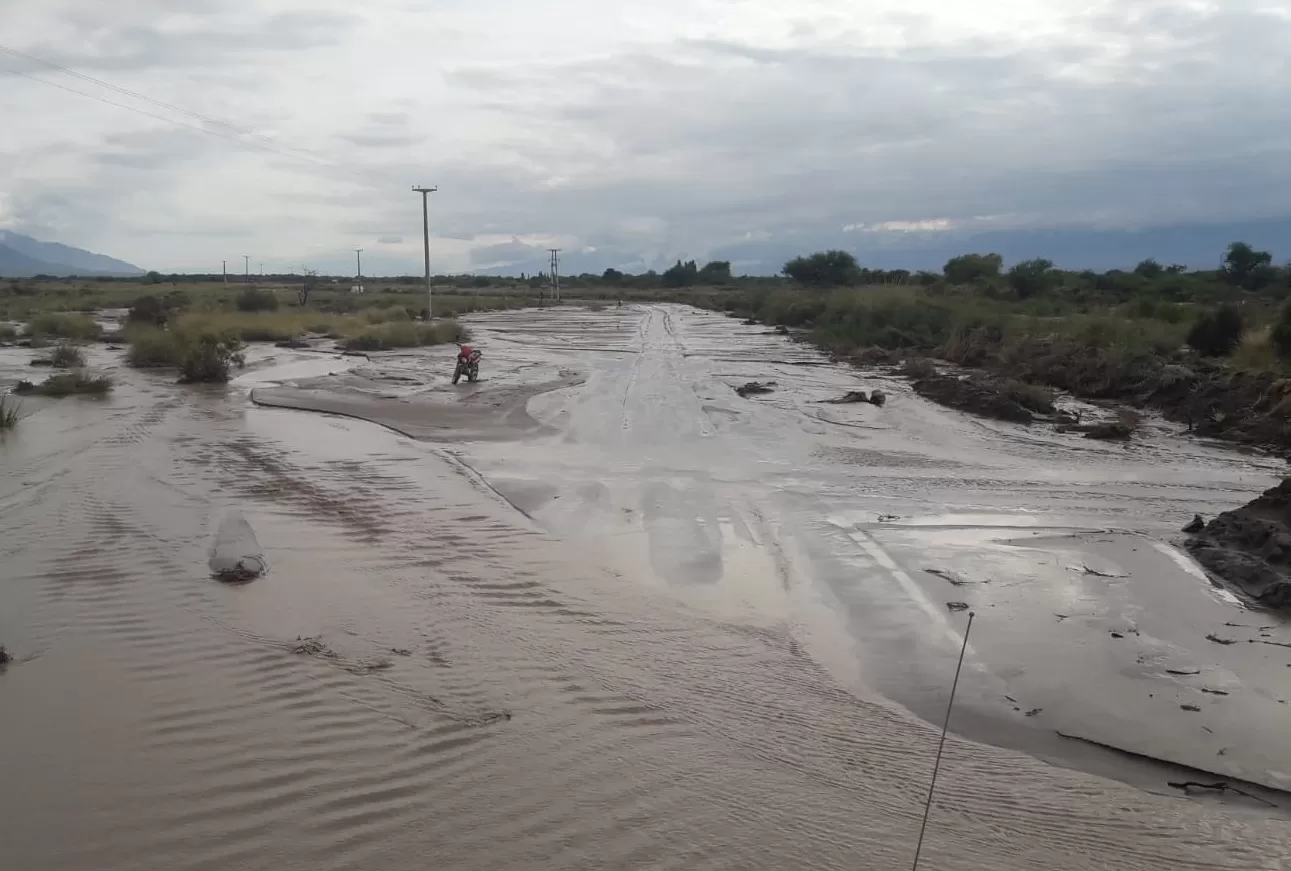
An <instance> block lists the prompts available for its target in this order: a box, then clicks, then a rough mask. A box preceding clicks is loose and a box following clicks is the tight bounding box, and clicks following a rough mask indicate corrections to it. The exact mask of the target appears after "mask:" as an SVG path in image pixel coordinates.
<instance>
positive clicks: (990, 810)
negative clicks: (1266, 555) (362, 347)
mask: <svg viewBox="0 0 1291 871" xmlns="http://www.w3.org/2000/svg"><path fill="white" fill-rule="evenodd" d="M472 326H473V329H474V331H475V334H476V340H475V344H476V345H477V346H479V347H481V348H482V349H483V350H484V352H485V357H484V365H483V368H482V375H483V377H482V380H481V381H480V382H478V383H477V384H473V385H459V386H457V387H451V386H450V385H448V384H447V375H448V374H449V372H450V368H451V364H450V359H451V354H452V350H451V349H447V350H445V349H435V350H432V351H429V352H425V353H417V354H408V355H389V356H382V357H377V356H375V355H374V358H373V360H372V361H371V362H368V361H365V360H363V359H361V358H340V357H337V356H335V355H329V354H313V353H308V352H280V351H273V350H258V351H257V353H256V355H254V357H253V359H254V361H255V364H254V366H253V368H252V370H251V371H249V372H248V373H247V374H246V375H244V376H243V377H242V378H240V379H239V380H238V382H236V383H235V384H233V385H230V386H229V387H228V388H205V389H191V388H188V389H184V388H179V387H176V386H175V385H173V384H171V383H169V382H170V379H169V378H167V377H166V376H165V375H162V374H148V373H137V372H129V371H120V372H119V373H118V375H119V377H120V382H119V384H120V386H119V387H118V389H117V391H116V392H115V393H114V394H113V395H112V396H111V397H109V398H107V399H105V400H81V399H69V400H62V401H57V402H52V401H40V400H37V399H32V400H29V401H28V402H26V403H24V406H23V407H24V411H26V412H28V413H30V414H31V416H30V417H29V418H28V419H27V420H25V421H24V422H23V424H22V426H21V427H20V428H19V429H18V430H17V431H15V432H14V433H12V434H10V435H8V436H7V437H5V439H4V441H3V443H0V468H3V474H0V523H2V526H3V530H4V535H3V536H2V537H0V549H2V552H0V566H3V568H0V578H2V579H3V581H2V583H0V643H4V644H5V645H6V646H7V647H8V649H9V651H10V652H11V653H13V654H14V655H15V657H16V659H17V661H16V662H15V663H14V664H12V665H11V666H10V667H9V668H8V669H7V671H6V672H5V673H3V674H0V737H2V739H3V740H0V772H3V773H4V775H5V777H4V780H5V782H6V783H7V784H10V785H11V787H10V788H8V789H6V790H4V791H2V792H0V845H2V846H0V850H3V856H2V857H0V859H2V861H0V866H3V867H5V868H10V867H12V868H15V869H33V871H45V869H95V871H101V869H135V868H166V869H230V868H237V869H260V868H264V869H288V871H291V869H311V871H314V869H350V868H354V869H358V868H363V869H371V868H381V869H395V871H398V869H413V868H425V867H428V866H433V867H444V868H464V869H467V868H480V869H496V868H512V867H515V868H521V867H522V868H552V869H557V868H646V867H649V868H740V869H744V868H767V869H772V868H785V867H812V868H840V869H841V868H856V867H866V868H893V869H897V868H904V867H908V866H909V861H910V858H911V855H912V850H913V844H914V839H915V837H916V835H917V832H918V824H919V816H920V813H921V811H922V805H923V799H924V797H925V790H926V784H927V777H928V774H929V772H930V769H931V762H932V757H933V754H934V753H935V750H936V741H937V731H936V729H935V728H933V727H931V726H930V725H929V724H928V722H926V721H927V720H938V719H939V717H940V711H941V710H942V709H943V708H944V704H945V698H946V692H947V690H948V686H949V681H950V677H951V675H952V672H953V666H954V656H955V654H956V653H957V652H958V643H959V639H960V635H959V633H961V632H962V631H963V628H964V623H965V619H966V617H965V615H964V614H963V613H959V612H954V613H952V612H951V611H949V610H948V608H947V606H946V603H947V602H952V601H961V602H964V603H966V604H969V605H971V606H972V607H973V608H974V609H975V611H976V613H977V620H976V622H975V625H974V629H973V636H972V639H971V642H972V643H971V645H970V652H969V656H968V661H967V665H966V670H965V676H964V680H963V683H962V684H961V687H960V691H961V696H960V702H961V703H962V706H961V707H958V708H957V710H956V731H958V732H959V733H961V735H962V737H953V738H952V740H951V741H950V743H949V744H948V747H947V750H946V756H945V761H944V765H943V769H942V775H941V781H940V789H939V795H938V800H937V802H936V803H935V805H934V808H933V814H932V821H931V824H930V828H929V835H928V841H927V844H926V845H925V865H924V867H927V868H938V869H981V871H985V869H992V871H994V869H1033V868H1046V869H1065V868H1073V869H1074V868H1090V869H1092V868H1107V867H1115V868H1118V869H1158V868H1172V869H1190V868H1196V869H1200V868H1231V869H1239V868H1240V869H1285V868H1287V867H1291V859H1288V856H1291V825H1289V824H1288V823H1287V822H1286V821H1285V819H1284V813H1283V811H1282V809H1281V808H1278V807H1269V806H1267V805H1265V804H1262V803H1261V801H1259V800H1257V799H1249V800H1246V799H1241V798H1240V797H1238V799H1236V800H1231V801H1226V802H1224V803H1222V804H1221V803H1218V802H1216V801H1214V800H1208V799H1203V798H1184V797H1182V796H1181V795H1180V794H1179V793H1178V792H1177V791H1175V790H1171V789H1170V788H1169V787H1167V786H1165V780H1167V779H1188V780H1196V779H1205V778H1201V777H1194V776H1179V775H1176V774H1173V773H1171V774H1168V775H1167V774H1165V773H1163V772H1161V771H1158V770H1157V769H1155V768H1154V767H1153V766H1149V765H1146V764H1139V763H1134V764H1131V763H1130V762H1129V761H1128V760H1127V759H1126V758H1123V757H1120V756H1115V755H1113V754H1112V753H1110V752H1108V751H1103V750H1100V749H1097V748H1095V747H1094V746H1093V745H1091V744H1086V743H1084V742H1078V741H1074V740H1071V739H1064V738H1061V737H1057V733H1058V732H1062V733H1064V734H1069V735H1078V736H1080V737H1081V738H1085V739H1087V740H1088V741H1092V742H1099V743H1104V744H1109V745H1113V746H1116V747H1121V748H1124V749H1126V750H1131V751H1134V752H1139V753H1144V754H1148V755H1151V756H1155V757H1160V758H1168V759H1172V760H1173V761H1176V762H1179V763H1181V764H1185V765H1190V766H1194V767H1196V768H1198V769H1202V770H1204V771H1209V772H1217V773H1219V774H1222V775H1224V776H1227V777H1241V778H1243V779H1245V780H1248V781H1251V782H1253V783H1257V784H1263V785H1264V786H1266V787H1291V781H1288V778H1289V777H1291V774H1289V773H1288V772H1291V744H1288V743H1287V741H1286V739H1285V736H1286V735H1287V734H1289V731H1288V727H1291V716H1289V715H1288V711H1287V707H1288V706H1287V705H1285V704H1283V702H1284V701H1291V699H1288V695H1291V669H1289V668H1288V667H1287V666H1288V663H1291V649H1288V648H1285V647H1279V646H1277V645H1276V644H1269V643H1264V642H1277V643H1291V637H1289V633H1288V631H1287V629H1286V627H1285V626H1284V625H1283V624H1282V623H1281V622H1280V621H1278V620H1277V619H1276V618H1275V617H1272V616H1270V615H1267V614H1261V613H1257V612H1249V611H1245V610H1243V609H1242V608H1241V606H1240V605H1239V604H1238V603H1237V602H1236V601H1235V600H1232V599H1231V598H1229V597H1227V596H1225V595H1224V594H1222V593H1220V592H1219V591H1217V590H1215V589H1214V588H1212V587H1211V586H1210V585H1208V584H1207V583H1206V582H1205V580H1204V577H1201V576H1198V575H1196V574H1194V573H1192V572H1193V571H1195V570H1193V569H1192V567H1191V565H1190V564H1189V563H1188V562H1187V561H1186V560H1182V559H1181V558H1180V557H1179V556H1178V554H1177V552H1176V551H1174V550H1173V549H1172V548H1170V547H1169V542H1170V541H1171V540H1172V539H1173V538H1175V537H1176V530H1177V529H1178V527H1179V526H1181V525H1182V524H1183V523H1184V522H1185V521H1186V520H1188V519H1190V518H1191V516H1192V513H1193V512H1197V511H1199V512H1201V513H1203V514H1213V513H1215V512H1216V511H1218V510H1220V509H1223V508H1227V507H1232V506H1233V505H1237V504H1241V503H1244V502H1245V501H1247V500H1248V499H1249V498H1250V497H1251V496H1252V495H1254V494H1255V493H1257V492H1259V491H1260V490H1262V489H1264V488H1265V487H1266V486H1268V484H1270V483H1271V482H1272V481H1273V480H1274V476H1275V473H1276V472H1277V471H1279V470H1280V465H1279V464H1277V463H1274V462H1272V461H1269V460H1265V459H1260V458H1258V457H1241V456H1238V455H1236V454H1234V453H1231V452H1227V451H1223V450H1219V449H1214V448H1209V447H1206V446H1204V445H1202V444H1199V443H1197V442H1194V441H1190V440H1187V439H1184V438H1180V437H1178V436H1177V435H1175V434H1173V431H1172V430H1171V429H1169V428H1166V427H1164V426H1160V427H1154V431H1153V432H1152V433H1151V434H1150V436H1149V437H1146V438H1144V439H1142V440H1140V441H1138V442H1136V443H1133V444H1130V445H1129V446H1107V445H1101V444H1090V443H1089V442H1086V441H1083V440H1080V439H1079V438H1075V437H1070V436H1061V435H1056V434H1054V433H1052V432H1045V431H1042V430H1040V429H1038V428H1035V429H1029V430H1028V429H1019V428H1016V427H1010V426H1006V425H1000V424H991V423H984V422H981V421H976V420H972V419H969V418H966V417H963V416H960V415H957V414H954V413H952V412H948V411H945V410H943V409H939V408H937V407H935V406H932V405H929V404H928V403H926V402H924V401H923V400H921V399H919V398H917V397H915V396H913V395H912V394H911V393H910V392H909V391H908V390H907V389H906V388H905V387H904V386H903V385H902V384H901V383H899V382H895V381H891V382H890V381H888V380H886V379H883V378H877V377H868V376H866V375H865V374H864V373H857V372H854V371H849V370H846V369H843V368H840V367H835V366H832V365H827V364H823V361H822V360H821V359H820V358H819V356H818V355H816V354H815V353H814V352H812V351H811V350H810V349H808V348H805V347H803V346H800V345H795V344H793V343H791V342H789V341H787V340H786V339H783V338H781V337H775V336H767V335H763V334H762V331H761V330H760V329H758V328H753V327H743V326H740V325H738V324H737V323H735V322H733V321H730V320H727V319H724V318H720V317H717V316H713V315H710V314H706V313H700V312H696V311H693V310H689V309H684V308H678V307H671V306H654V307H624V308H622V309H613V308H612V309H609V310H607V311H603V312H589V311H582V310H577V309H562V310H558V311H545V312H540V313H535V312H519V313H510V314H506V315H493V316H481V317H479V318H476V319H475V320H474V323H473V325H472ZM98 353H99V357H98V358H97V362H100V363H102V364H103V365H105V366H111V365H114V363H113V357H112V356H111V355H107V354H106V353H105V352H98ZM30 356H31V354H30V352H26V351H16V350H0V383H3V382H5V381H12V380H13V378H14V377H17V376H18V375H19V374H20V373H22V374H25V371H26V370H25V369H24V367H25V365H26V362H27V360H28V359H29V358H30ZM749 380H773V381H777V382H778V389H777V391H776V392H774V393H771V394H768V395H766V396H764V397H758V398H756V399H741V398H740V397H738V396H736V395H735V393H734V392H733V390H732V389H731V385H734V384H739V383H743V382H744V381H749ZM876 386H877V387H881V388H882V389H884V390H885V391H887V392H888V393H889V395H890V400H889V403H888V404H887V405H886V406H885V407H883V408H875V407H872V406H834V405H822V404H821V403H820V402H819V400H823V399H828V398H832V397H834V396H837V395H840V394H841V393H842V392H845V391H846V390H848V389H856V388H857V387H864V388H872V387H876ZM249 394H254V396H255V403H256V404H253V403H252V402H251V401H249ZM268 405H280V406H281V405H290V406H294V407H295V408H274V407H266V406H268ZM311 406H312V407H317V408H320V409H321V410H323V411H327V412H330V414H326V415H324V414H314V413H311V412H307V411H301V410H297V409H300V408H306V407H311ZM342 415H350V416H351V417H346V416H342ZM364 416H367V417H371V418H373V419H376V420H380V421H381V422H382V423H384V424H386V426H378V425H375V424H373V423H369V422H366V421H364V420H359V419H354V418H357V417H364ZM231 517H234V518H238V519H239V520H240V521H243V522H244V523H245V527H243V526H242V524H241V523H238V522H233V521H230V518H231ZM881 518H882V519H881ZM229 530H234V532H230V531H229ZM247 530H249V531H250V535H251V538H250V539H246V538H245V537H246V536H247V534H248V532H247ZM222 536H224V537H225V538H224V539H222ZM239 537H241V538H239ZM225 540H233V541H241V540H250V541H253V542H254V547H255V549H258V550H261V551H263V553H262V554H260V555H259V556H262V557H263V560H264V564H265V565H266V566H267V567H268V568H267V571H266V572H265V574H264V575H263V576H261V577H259V578H257V579H255V580H253V581H251V582H249V583H244V584H224V583H220V582H218V581H216V580H213V579H212V578H211V577H210V571H211V568H210V566H211V565H212V562H211V561H212V560H213V558H214V557H215V556H219V555H221V554H222V552H223V550H224V548H223V547H222V542H223V541H225ZM238 547H240V548H242V549H247V548H249V547H251V545H249V544H248V545H238ZM927 569H936V570H937V571H939V572H943V573H944V574H943V575H934V574H930V573H928V571H927ZM947 576H949V578H951V579H953V581H954V582H955V583H952V581H951V580H947ZM1225 623H1233V624H1240V625H1236V626H1225V625H1224V624H1225ZM1260 627H1269V628H1260ZM1113 633H1115V635H1116V636H1119V637H1115V636H1114V635H1113ZM1207 634H1214V635H1216V637H1220V638H1222V639H1223V640H1233V641H1235V642H1237V643H1234V644H1229V645H1225V644H1218V643H1215V642H1211V641H1207V640H1206V635H1207ZM1193 671H1196V674H1191V672H1193ZM1203 690H1212V691H1219V692H1227V693H1228V695H1217V694H1213V693H1207V692H1203ZM1180 705H1190V706H1195V707H1198V708H1200V710H1198V711H1186V710H1184V709H1182V708H1181V707H1180ZM1015 708H1016V710H1015ZM1028 713H1030V714H1031V716H1027V714H1028ZM1042 759H1048V760H1050V761H1049V762H1046V761H1042ZM1051 763H1053V764H1051ZM1077 769H1081V770H1077ZM1091 772H1096V773H1091ZM1112 778H1117V779H1112ZM1210 779H1213V778H1210ZM17 785H20V787H19V786H17ZM1250 791H1252V792H1253V793H1256V794H1257V795H1260V796H1263V795H1264V794H1263V793H1258V790H1256V789H1255V788H1254V787H1251V789H1250ZM1277 795H1278V794H1277V793H1268V796H1272V798H1271V799H1270V800H1272V801H1273V803H1274V804H1277V803H1278V799H1277Z"/></svg>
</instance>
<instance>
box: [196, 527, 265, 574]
mask: <svg viewBox="0 0 1291 871" xmlns="http://www.w3.org/2000/svg"><path fill="white" fill-rule="evenodd" d="M208 566H209V568H210V571H211V575H212V577H214V578H216V579H217V580H220V581H224V582H225V583H245V582H247V581H250V580H254V579H255V578H258V577H260V575H262V574H264V570H265V560H264V551H263V550H261V548H260V543H259V542H258V541H256V534H255V531H254V530H253V529H252V528H251V524H250V523H248V522H247V520H246V518H245V517H243V516H242V513H241V512H240V511H230V512H229V513H228V514H226V515H225V516H224V519H223V520H222V521H221V522H220V527H219V529H218V530H216V532H215V542H214V544H212V545H211V556H210V560H209V562H208Z"/></svg>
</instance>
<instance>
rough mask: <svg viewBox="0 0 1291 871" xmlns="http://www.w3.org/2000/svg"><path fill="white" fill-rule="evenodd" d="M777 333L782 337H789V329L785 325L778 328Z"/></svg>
mask: <svg viewBox="0 0 1291 871" xmlns="http://www.w3.org/2000/svg"><path fill="white" fill-rule="evenodd" d="M775 331H776V333H777V334H778V335H781V336H787V335H789V328H788V327H786V326H785V325H784V324H781V325H780V326H778V327H776V328H775Z"/></svg>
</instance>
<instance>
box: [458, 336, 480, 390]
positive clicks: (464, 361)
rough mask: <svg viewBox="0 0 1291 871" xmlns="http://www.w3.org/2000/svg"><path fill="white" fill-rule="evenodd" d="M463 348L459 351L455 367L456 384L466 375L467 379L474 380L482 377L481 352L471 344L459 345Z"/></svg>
mask: <svg viewBox="0 0 1291 871" xmlns="http://www.w3.org/2000/svg"><path fill="white" fill-rule="evenodd" d="M459 347H460V349H461V350H459V351H458V352H457V367H456V368H455V369H453V383H454V384H456V383H457V382H458V381H460V380H461V379H462V376H463V375H465V376H466V380H467V381H474V380H476V379H477V378H479V377H480V356H481V355H480V352H479V351H478V350H475V349H473V348H472V347H471V346H470V345H461V346H459Z"/></svg>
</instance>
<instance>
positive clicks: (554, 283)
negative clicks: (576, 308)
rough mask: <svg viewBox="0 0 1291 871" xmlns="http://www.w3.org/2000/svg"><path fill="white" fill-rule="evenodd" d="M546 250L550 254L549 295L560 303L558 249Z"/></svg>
mask: <svg viewBox="0 0 1291 871" xmlns="http://www.w3.org/2000/svg"><path fill="white" fill-rule="evenodd" d="M547 250H548V251H550V252H551V295H552V296H553V297H554V298H555V300H556V301H557V302H560V249H559V248H548V249H547Z"/></svg>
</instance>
